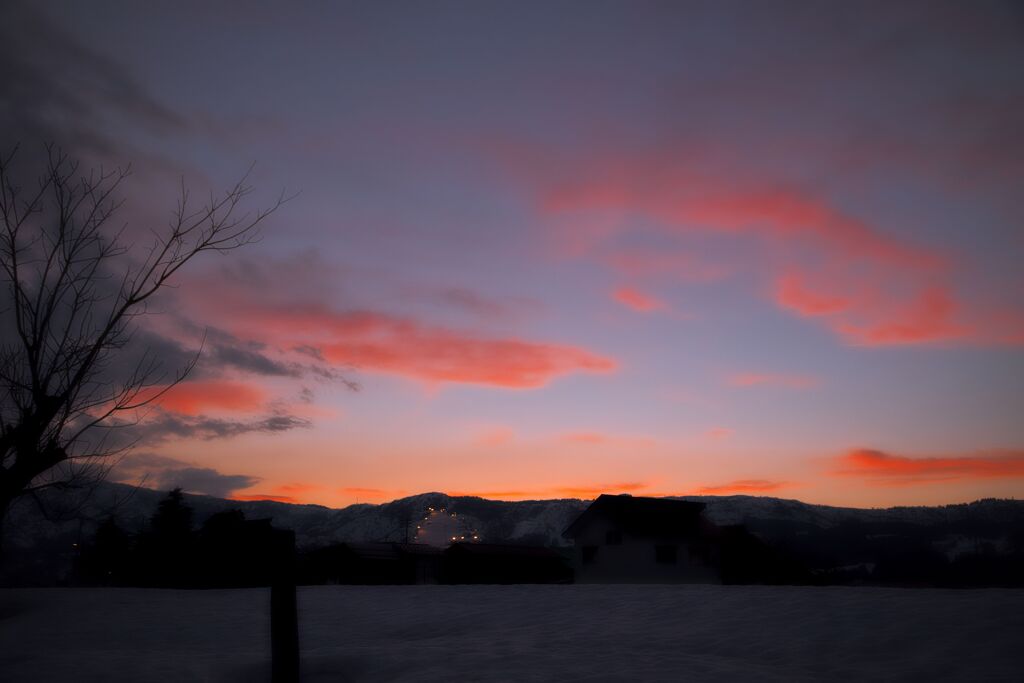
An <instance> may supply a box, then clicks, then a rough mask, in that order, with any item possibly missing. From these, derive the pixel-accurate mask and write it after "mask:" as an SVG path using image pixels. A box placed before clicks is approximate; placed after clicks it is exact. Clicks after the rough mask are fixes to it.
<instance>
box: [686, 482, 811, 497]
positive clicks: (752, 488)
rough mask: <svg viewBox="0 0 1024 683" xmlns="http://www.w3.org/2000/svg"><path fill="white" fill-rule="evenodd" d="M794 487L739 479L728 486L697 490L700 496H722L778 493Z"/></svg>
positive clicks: (780, 483)
mask: <svg viewBox="0 0 1024 683" xmlns="http://www.w3.org/2000/svg"><path fill="white" fill-rule="evenodd" d="M788 486H792V484H791V483H789V482H785V481H768V480H766V479H737V480H736V481H731V482H729V483H728V484H719V485H717V486H702V487H701V488H699V489H697V493H698V494H703V495H721V494H729V493H766V492H768V491H777V490H779V489H781V488H786V487H788Z"/></svg>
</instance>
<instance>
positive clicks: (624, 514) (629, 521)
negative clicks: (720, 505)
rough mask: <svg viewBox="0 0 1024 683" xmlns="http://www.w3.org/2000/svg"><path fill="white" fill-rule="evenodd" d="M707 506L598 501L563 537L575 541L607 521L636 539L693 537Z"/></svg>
mask: <svg viewBox="0 0 1024 683" xmlns="http://www.w3.org/2000/svg"><path fill="white" fill-rule="evenodd" d="M704 507H705V505H704V503H697V502H693V501H688V500H672V499H670V498H644V497H641V496H630V495H621V496H609V495H607V494H605V495H601V496H598V497H597V500H595V501H594V502H593V503H591V504H590V507H588V508H587V509H586V510H584V511H583V512H582V513H581V514H580V516H579V517H577V518H576V520H575V521H573V523H572V524H570V525H569V526H568V527H567V528H566V530H565V531H563V532H562V536H563V537H565V538H575V537H576V536H577V535H579V534H580V533H581V532H582V530H583V529H584V528H586V526H587V525H588V524H590V523H591V522H593V521H594V520H596V519H604V520H607V521H609V522H611V523H613V524H615V525H617V526H619V527H620V528H622V530H623V531H625V532H627V533H629V534H630V535H632V536H691V535H693V534H694V533H696V532H697V530H698V529H699V526H700V521H701V512H703V511H704Z"/></svg>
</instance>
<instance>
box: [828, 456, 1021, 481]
mask: <svg viewBox="0 0 1024 683" xmlns="http://www.w3.org/2000/svg"><path fill="white" fill-rule="evenodd" d="M833 462H834V465H835V469H834V470H833V471H832V474H833V475H834V476H838V477H860V478H863V479H864V480H865V482H866V483H870V484H876V485H880V486H910V485H915V484H932V483H936V482H943V481H963V480H971V479H1002V478H1010V477H1012V478H1017V477H1024V451H1015V450H1011V451H993V452H986V453H977V454H971V455H954V456H940V457H927V458H911V457H907V456H902V455H893V454H891V453H886V452H885V451H879V450H874V449H869V448H859V449H855V450H851V451H848V452H847V453H844V454H843V455H840V456H838V457H836V458H834V460H833Z"/></svg>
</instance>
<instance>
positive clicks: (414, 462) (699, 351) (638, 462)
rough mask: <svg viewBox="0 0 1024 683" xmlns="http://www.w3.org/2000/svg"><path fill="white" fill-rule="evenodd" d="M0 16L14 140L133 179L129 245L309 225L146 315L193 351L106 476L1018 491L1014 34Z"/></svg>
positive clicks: (246, 481) (872, 23) (535, 494)
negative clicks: (233, 192) (172, 227)
mask: <svg viewBox="0 0 1024 683" xmlns="http://www.w3.org/2000/svg"><path fill="white" fill-rule="evenodd" d="M5 4H6V5H7V7H6V9H4V10H0V25H2V26H3V28H0V59H2V62H3V64H4V68H3V71H5V72H6V73H5V74H4V75H2V76H0V82H2V83H3V86H4V88H5V89H8V92H13V93H16V94H17V101H18V107H17V108H11V107H7V108H6V109H0V124H3V129H4V131H5V132H4V146H5V147H7V146H8V145H9V144H12V143H13V142H16V141H17V139H18V138H20V139H21V140H22V143H23V149H26V150H31V149H38V148H39V145H40V141H43V140H52V141H56V142H59V143H60V144H63V145H65V146H66V147H67V148H68V149H69V150H70V151H72V152H73V153H74V154H76V155H77V156H79V157H81V158H82V159H83V163H85V164H86V165H93V164H96V165H98V164H101V163H102V164H104V165H105V166H110V165H113V164H126V163H131V164H132V167H133V169H134V174H133V176H132V177H131V179H130V181H129V182H128V183H127V184H126V185H125V186H124V192H123V195H124V197H125V198H126V199H127V204H126V206H125V208H124V210H123V213H122V217H123V219H124V220H125V221H127V222H128V223H129V224H130V231H136V232H130V234H134V235H144V234H145V230H148V229H149V228H150V227H151V226H153V225H155V226H156V227H157V228H159V227H162V226H164V225H166V222H167V218H168V216H169V214H170V211H171V209H172V208H173V207H174V202H175V198H176V192H177V190H178V188H179V186H180V183H181V181H182V178H184V181H185V183H186V185H187V186H188V187H189V188H191V189H192V190H194V191H195V192H196V193H197V194H198V195H199V196H202V195H203V194H204V193H205V192H207V191H208V190H210V189H213V190H217V189H223V188H224V187H226V186H228V185H229V184H230V183H232V182H233V181H235V180H237V179H238V178H239V177H240V176H241V175H242V174H244V173H245V171H246V169H247V168H248V167H249V166H250V164H252V163H253V162H255V164H256V165H255V168H254V170H253V172H252V175H251V177H250V182H251V183H252V184H253V185H254V186H255V188H256V191H255V192H254V194H253V195H252V196H251V197H250V200H251V203H250V206H251V207H252V208H254V209H255V208H258V207H260V206H266V205H269V204H271V203H273V201H274V199H275V197H276V196H277V195H278V194H279V193H280V192H281V191H282V189H284V190H285V191H286V192H287V193H289V194H291V193H293V192H297V193H298V195H297V196H296V197H295V198H294V199H293V200H291V201H290V202H288V203H287V204H286V205H285V206H283V207H282V208H281V209H280V210H279V211H278V212H276V213H275V214H274V215H273V217H272V218H271V219H270V220H269V221H268V222H267V223H266V225H265V228H264V230H263V238H262V240H261V241H260V242H259V243H258V244H255V245H251V246H248V247H246V248H245V249H243V250H240V251H236V252H232V253H230V254H227V255H209V257H208V258H205V259H202V260H197V261H196V262H194V263H192V264H190V269H189V270H188V271H187V272H184V273H183V275H182V277H181V278H180V281H179V282H178V283H177V284H178V285H179V286H178V287H177V288H176V289H174V290H173V291H169V292H168V296H166V297H165V298H164V300H163V301H162V303H161V313H160V314H159V315H153V316H150V317H149V318H148V319H147V320H146V321H145V322H144V326H145V329H144V331H143V333H142V336H141V337H140V338H141V339H143V340H145V341H147V342H148V343H150V344H151V346H152V347H153V348H154V349H156V350H157V351H158V352H159V353H160V354H162V357H163V358H165V359H166V361H167V363H168V367H169V368H172V369H173V368H174V367H177V366H178V365H179V364H180V363H183V362H187V359H188V357H189V354H190V353H191V352H193V351H194V350H195V349H196V348H198V347H199V345H200V343H202V340H203V337H204V334H205V340H206V341H205V343H204V345H203V357H202V359H201V361H200V363H199V365H198V367H197V368H196V371H195V372H194V373H193V374H192V375H191V376H190V377H189V379H188V381H187V382H185V383H183V384H182V385H180V386H178V387H176V388H175V389H174V390H173V391H172V392H171V393H170V394H169V395H168V396H167V398H166V400H165V401H164V403H163V404H162V406H161V407H160V408H159V409H157V410H154V411H152V412H151V413H150V414H149V415H148V419H149V426H148V427H147V428H146V431H145V435H146V438H145V439H143V441H142V442H140V444H139V446H138V447H137V448H136V450H135V452H134V453H133V454H132V455H131V456H129V457H128V458H127V459H126V460H125V461H124V462H122V463H121V464H120V465H119V466H118V468H117V469H115V476H116V477H117V478H120V479H122V480H124V481H137V480H138V479H139V478H140V477H142V476H144V475H146V476H147V479H146V482H147V484H146V485H149V486H154V487H170V486H173V485H182V486H184V487H185V488H186V489H188V490H191V491H194V492H200V493H210V494H214V495H222V496H234V497H236V498H240V499H241V498H250V497H258V498H273V497H276V498H279V499H281V500H287V501H297V502H311V503H319V504H324V505H331V506H342V505H347V504H350V503H353V502H357V501H359V502H382V501H386V500H391V499H393V498H396V497H401V496H403V495H411V494H415V493H420V492H425V491H444V492H448V493H452V494H456V493H459V494H473V495H481V496H485V497H491V498H503V499H525V498H551V497H581V498H589V497H593V496H595V495H596V494H598V493H601V492H609V493H616V492H626V493H633V494H635V495H677V494H695V493H696V494H700V493H711V494H728V493H745V494H755V495H771V496H781V497H786V498H799V499H801V500H805V501H809V502H815V503H827V504H840V505H857V506H882V505H897V504H934V503H947V502H963V501H970V500H974V499H977V498H981V497H1011V496H1014V497H1020V496H1022V495H1024V267H1022V259H1024V202H1022V201H1021V199H1022V198H1024V125H1022V121H1024V12H1022V10H1021V8H1020V5H1019V4H1015V3H1012V2H1006V3H1001V2H971V3H968V2H961V3H941V2H921V3H915V2H896V3H893V2H879V3H870V2H857V3H821V2H807V3H794V2H736V3H732V2H709V3H689V2H666V3H658V2H575V3H574V2H538V3H531V2H507V3H493V2H484V3H477V2H456V3H449V2H430V3H412V2H409V3H392V2H383V3H376V2H373V3H371V2H359V3H324V2H310V3H302V4H301V5H300V4H299V3H283V2H282V3H269V2H260V3H236V4H232V3H184V7H183V6H182V3H179V2H174V3H171V2H157V3H132V2H94V3H82V2H72V1H68V2H44V3H31V8H30V6H29V3H5ZM12 131H13V132H14V133H15V134H16V137H15V136H11V137H10V139H8V138H9V135H10V132H12ZM140 243H141V242H140ZM349 383H356V384H358V390H353V389H351V388H350V387H349Z"/></svg>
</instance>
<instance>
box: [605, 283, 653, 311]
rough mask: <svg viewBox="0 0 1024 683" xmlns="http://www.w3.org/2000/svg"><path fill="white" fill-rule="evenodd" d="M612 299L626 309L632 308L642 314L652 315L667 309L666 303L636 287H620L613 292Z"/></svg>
mask: <svg viewBox="0 0 1024 683" xmlns="http://www.w3.org/2000/svg"><path fill="white" fill-rule="evenodd" d="M612 298H613V299H614V300H615V301H617V302H619V303H620V304H622V305H623V306H625V307H626V308H632V309H633V310H634V311H639V312H640V313H650V312H652V311H658V310H661V309H663V308H665V304H664V302H662V301H660V300H658V299H656V298H654V297H653V296H651V295H649V294H645V293H644V292H641V291H640V290H639V289H636V288H634V287H619V288H618V289H616V290H615V291H614V292H612Z"/></svg>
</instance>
